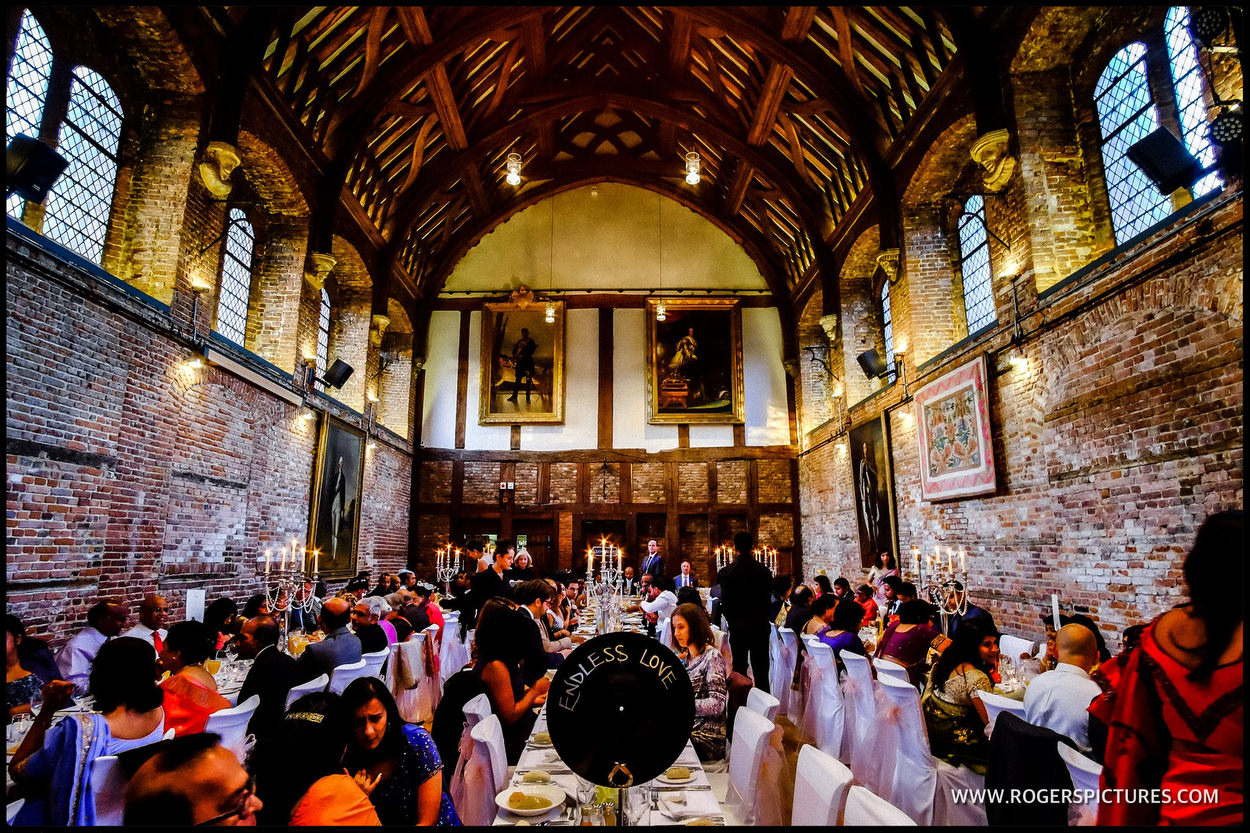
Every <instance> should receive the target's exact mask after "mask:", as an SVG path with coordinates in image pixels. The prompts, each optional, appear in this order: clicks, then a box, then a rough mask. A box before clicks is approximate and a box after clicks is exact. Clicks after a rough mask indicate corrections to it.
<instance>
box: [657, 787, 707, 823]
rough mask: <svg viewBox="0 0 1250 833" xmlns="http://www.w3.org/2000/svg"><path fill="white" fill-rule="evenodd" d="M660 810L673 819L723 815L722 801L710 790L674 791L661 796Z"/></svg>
mask: <svg viewBox="0 0 1250 833" xmlns="http://www.w3.org/2000/svg"><path fill="white" fill-rule="evenodd" d="M660 812H662V813H664V814H665V815H667V816H669V817H670V818H673V819H678V820H681V819H693V818H698V817H699V816H719V815H721V808H720V802H718V801H717V800H716V796H714V795H713V794H712V793H711V791H710V790H695V791H693V792H682V793H672V794H669V795H661V796H660Z"/></svg>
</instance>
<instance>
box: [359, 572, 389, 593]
mask: <svg viewBox="0 0 1250 833" xmlns="http://www.w3.org/2000/svg"><path fill="white" fill-rule="evenodd" d="M391 592H393V591H392V590H391V576H390V574H389V573H383V574H382V575H381V576H379V577H378V583H377V586H376V587H374V588H373V589H372V590H370V591H369V592H368V593H366V594H365V598H369V597H370V596H385V595H387V594H388V593H391Z"/></svg>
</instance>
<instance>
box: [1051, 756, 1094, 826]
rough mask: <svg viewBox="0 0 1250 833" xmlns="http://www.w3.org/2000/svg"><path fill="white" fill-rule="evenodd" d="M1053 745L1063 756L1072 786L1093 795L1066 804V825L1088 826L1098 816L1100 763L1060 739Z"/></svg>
mask: <svg viewBox="0 0 1250 833" xmlns="http://www.w3.org/2000/svg"><path fill="white" fill-rule="evenodd" d="M1055 745H1056V746H1058V747H1059V757H1060V758H1063V763H1064V765H1065V766H1066V767H1067V768H1068V776H1069V777H1070V778H1071V779H1072V786H1073V788H1074V789H1078V790H1085V791H1086V792H1085V794H1086V795H1092V796H1093V797H1094V799H1093V801H1088V802H1081V803H1078V802H1073V803H1072V804H1070V805H1068V826H1070V827H1087V826H1090V825H1092V824H1094V822H1095V821H1096V819H1097V818H1098V781H1099V778H1100V777H1101V776H1102V764H1100V763H1098V762H1097V761H1095V760H1092V759H1090V758H1087V757H1085V756H1084V755H1082V754H1081V753H1080V752H1078V751H1077V750H1075V749H1073V748H1072V747H1071V746H1068V744H1066V743H1063V742H1062V741H1060V742H1058V743H1056V744H1055ZM1090 790H1092V791H1093V792H1090Z"/></svg>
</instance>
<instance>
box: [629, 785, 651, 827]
mask: <svg viewBox="0 0 1250 833" xmlns="http://www.w3.org/2000/svg"><path fill="white" fill-rule="evenodd" d="M650 809H651V790H649V789H648V788H647V787H646V786H638V787H630V788H629V789H628V790H626V791H625V822H626V824H628V825H629V826H631V827H636V826H638V825H641V824H646V822H647V813H648V812H649V811H650Z"/></svg>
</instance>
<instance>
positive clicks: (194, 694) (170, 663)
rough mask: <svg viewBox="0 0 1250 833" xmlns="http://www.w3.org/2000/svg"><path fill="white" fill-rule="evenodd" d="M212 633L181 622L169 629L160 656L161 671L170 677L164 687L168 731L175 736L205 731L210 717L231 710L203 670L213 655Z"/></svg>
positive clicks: (190, 622) (192, 622) (191, 622)
mask: <svg viewBox="0 0 1250 833" xmlns="http://www.w3.org/2000/svg"><path fill="white" fill-rule="evenodd" d="M213 645H214V638H213V631H212V629H210V628H209V627H208V626H207V625H205V624H204V623H203V622H196V621H195V620H193V619H192V620H189V621H186V622H179V623H177V624H176V625H174V626H173V627H172V628H170V629H169V635H168V636H167V637H166V638H165V645H164V647H163V648H162V650H161V653H160V665H161V668H162V670H165V671H168V672H169V676H168V677H167V678H166V679H165V681H164V682H162V683H161V688H162V689H164V692H165V728H166V729H173V730H174V734H175V735H189V734H191V733H192V732H202V731H204V724H205V723H206V722H207V721H208V716H209V715H210V714H212V713H213V712H216V711H221V710H222V709H228V708H230V701H229V700H227V699H226V698H225V697H222V696H221V695H220V694H218V693H217V681H216V680H214V679H213V675H212V674H210V673H208V671H206V670H205V669H204V662H205V661H206V660H207V659H208V658H209V657H211V656H212V655H213V653H214V651H213Z"/></svg>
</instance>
